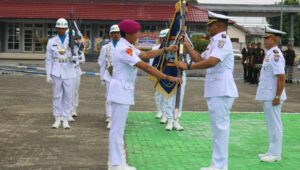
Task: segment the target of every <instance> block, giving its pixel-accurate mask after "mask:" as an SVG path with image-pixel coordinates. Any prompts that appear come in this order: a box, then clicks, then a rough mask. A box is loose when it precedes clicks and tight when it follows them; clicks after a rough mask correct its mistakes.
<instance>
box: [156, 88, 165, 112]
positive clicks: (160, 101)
mask: <svg viewBox="0 0 300 170" xmlns="http://www.w3.org/2000/svg"><path fill="white" fill-rule="evenodd" d="M163 103H164V96H163V95H162V94H161V93H160V92H158V91H155V105H156V109H157V113H158V114H160V115H161V114H162V113H163V112H164V109H163Z"/></svg>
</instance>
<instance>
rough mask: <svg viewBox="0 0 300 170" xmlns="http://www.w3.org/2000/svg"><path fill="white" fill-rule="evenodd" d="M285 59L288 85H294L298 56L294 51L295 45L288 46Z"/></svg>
mask: <svg viewBox="0 0 300 170" xmlns="http://www.w3.org/2000/svg"><path fill="white" fill-rule="evenodd" d="M284 58H285V62H286V63H285V70H286V81H285V82H287V83H293V71H294V69H293V67H294V65H295V58H296V54H295V51H294V50H293V45H292V44H288V45H287V50H286V51H284Z"/></svg>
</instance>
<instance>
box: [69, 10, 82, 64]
mask: <svg viewBox="0 0 300 170" xmlns="http://www.w3.org/2000/svg"><path fill="white" fill-rule="evenodd" d="M73 31H74V33H75V34H74V35H73ZM78 39H82V34H81V32H80V30H79V28H78V25H77V23H76V20H75V19H74V12H73V11H72V12H71V13H70V22H69V47H70V48H71V52H72V59H73V60H74V61H73V62H74V63H75V64H79V61H80V60H81V57H78V58H73V56H77V54H78V55H79V56H80V55H81V54H82V52H83V49H84V45H83V43H80V42H77V41H76V40H78ZM75 45H76V46H77V47H78V51H77V54H76V52H75V49H74V47H75Z"/></svg>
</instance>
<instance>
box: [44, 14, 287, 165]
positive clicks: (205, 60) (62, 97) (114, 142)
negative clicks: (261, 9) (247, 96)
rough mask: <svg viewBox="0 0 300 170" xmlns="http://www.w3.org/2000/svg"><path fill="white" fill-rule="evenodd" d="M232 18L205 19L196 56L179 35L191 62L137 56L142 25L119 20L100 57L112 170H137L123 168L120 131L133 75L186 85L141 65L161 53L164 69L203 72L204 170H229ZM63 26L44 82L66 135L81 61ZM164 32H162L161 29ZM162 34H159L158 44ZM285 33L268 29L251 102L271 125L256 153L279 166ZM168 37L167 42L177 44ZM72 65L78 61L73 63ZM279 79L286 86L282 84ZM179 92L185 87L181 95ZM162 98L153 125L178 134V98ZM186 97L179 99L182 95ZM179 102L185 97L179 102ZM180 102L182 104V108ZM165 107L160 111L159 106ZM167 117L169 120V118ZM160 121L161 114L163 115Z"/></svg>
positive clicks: (52, 43)
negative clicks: (208, 156) (208, 154)
mask: <svg viewBox="0 0 300 170" xmlns="http://www.w3.org/2000/svg"><path fill="white" fill-rule="evenodd" d="M229 19H230V18H229V17H227V16H224V15H221V14H216V13H212V12H209V21H208V23H207V24H208V33H209V35H210V37H211V39H210V44H209V45H208V47H207V49H206V51H204V52H203V53H202V54H199V53H198V52H197V51H195V50H194V49H193V47H192V45H191V44H190V41H188V37H187V36H185V35H182V36H180V37H177V38H180V39H181V40H183V41H184V46H185V49H186V52H187V53H188V54H189V55H190V57H191V60H192V61H193V62H191V63H185V62H176V61H175V58H174V54H175V53H176V52H177V50H178V47H177V45H173V44H172V43H170V44H171V45H170V46H168V47H161V48H158V47H156V48H154V49H153V50H151V51H147V52H146V51H141V50H139V49H137V48H136V47H135V43H136V41H137V38H138V34H139V32H140V30H141V26H140V24H139V23H138V22H136V21H134V20H123V21H122V22H120V23H119V24H118V25H114V26H112V27H111V31H110V34H111V42H110V43H109V44H107V45H105V46H104V47H103V48H102V50H101V54H100V57H99V64H100V75H101V81H102V82H103V84H104V85H105V86H106V113H107V118H108V119H107V122H108V128H109V129H110V132H109V165H108V169H109V170H135V169H136V168H134V167H132V166H129V165H128V164H127V161H126V152H125V145H124V131H125V127H126V120H127V116H128V112H129V109H130V106H131V105H134V93H135V79H136V74H137V68H139V69H142V70H144V71H145V72H147V73H149V74H151V75H153V76H154V77H156V78H157V80H167V81H169V82H173V83H176V84H178V85H182V86H184V84H185V83H183V82H184V81H183V79H184V76H183V78H181V77H179V78H178V77H172V76H169V75H167V74H165V73H163V72H161V71H160V70H158V69H156V68H155V67H152V66H151V65H149V64H148V63H145V62H144V61H143V60H149V59H151V58H155V57H157V56H160V55H162V54H167V55H166V58H167V64H170V65H174V66H175V67H178V69H182V70H194V69H206V70H207V72H206V77H205V89H204V98H205V99H206V101H207V106H208V112H209V114H210V119H211V128H212V137H213V139H212V143H213V145H212V146H213V152H212V161H211V164H210V166H209V167H205V168H201V170H227V169H228V144H229V129H230V110H231V108H232V105H233V103H234V100H235V98H237V97H238V91H237V87H236V85H235V82H234V78H233V70H234V56H233V49H232V43H231V41H230V38H229V36H228V35H227V34H226V29H227V24H228V21H229ZM67 26H68V23H67V22H66V21H65V20H63V22H59V21H57V24H56V28H57V33H58V36H56V37H54V38H52V39H50V40H49V42H48V45H47V54H46V73H47V81H48V82H50V83H52V87H53V115H54V117H55V123H54V124H53V126H52V127H53V128H58V127H59V126H60V123H61V121H63V127H64V128H70V126H69V124H68V121H69V119H70V117H71V116H72V109H73V107H72V106H73V105H72V101H73V98H74V97H73V96H74V95H73V93H72V92H74V91H75V88H74V87H75V85H74V82H75V81H74V80H75V78H76V70H75V67H76V64H74V63H73V61H76V60H78V59H79V58H82V57H83V56H82V54H81V55H79V54H78V53H77V54H75V56H74V55H72V54H71V51H70V48H69V47H68V36H67V35H66V34H65V32H66V31H67ZM164 31H165V32H167V30H164ZM163 34H164V32H162V34H161V38H164V36H163ZM282 34H283V32H281V31H278V30H274V29H271V28H267V29H266V35H265V36H264V45H265V47H266V49H267V52H266V57H265V58H264V60H263V64H262V70H261V75H260V80H261V83H260V84H259V86H258V90H257V95H256V99H257V100H259V101H262V102H263V105H264V112H265V115H266V120H267V123H268V132H269V148H268V150H267V152H266V153H263V154H259V159H260V160H261V161H264V162H276V161H280V160H281V149H282V124H281V118H280V114H281V108H282V105H283V103H284V101H285V100H286V94H285V89H284V77H285V76H284V63H285V61H284V57H283V55H282V53H281V51H280V50H279V48H278V46H277V44H278V42H279V41H278V40H279V39H280V36H281V35H282ZM175 38H176V37H170V39H169V41H175V40H176V39H175ZM76 63H77V62H76ZM282 80H283V81H282ZM182 89H184V88H182ZM160 95H161V94H155V96H156V102H157V103H158V105H157V106H158V114H157V115H156V116H157V117H158V118H161V121H162V122H163V123H164V122H165V121H167V126H166V130H172V129H173V128H175V129H176V130H183V127H182V126H181V125H180V124H179V118H180V116H179V118H178V119H175V118H174V117H173V112H174V105H175V102H174V100H175V97H174V96H175V94H174V96H173V97H171V98H169V99H164V98H163V97H162V96H160ZM182 96H183V95H182ZM181 100H182V102H183V98H182V99H181ZM182 102H181V104H182ZM162 103H164V104H162ZM168 112H169V113H168ZM163 113H164V114H165V115H164V114H163Z"/></svg>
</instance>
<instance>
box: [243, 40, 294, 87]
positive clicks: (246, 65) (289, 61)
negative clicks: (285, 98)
mask: <svg viewBox="0 0 300 170" xmlns="http://www.w3.org/2000/svg"><path fill="white" fill-rule="evenodd" d="M280 50H281V49H280ZM281 51H282V50H281ZM282 53H283V55H284V58H285V64H286V66H285V72H286V83H293V71H294V66H296V62H295V59H296V54H295V51H294V50H293V46H292V44H288V45H287V49H286V50H285V51H282ZM264 58H265V50H264V49H263V48H262V44H261V43H248V44H247V46H246V47H244V48H243V49H242V60H241V61H242V65H243V69H244V82H248V83H250V84H258V81H259V80H258V78H259V73H260V71H261V68H262V64H263V61H264Z"/></svg>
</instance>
